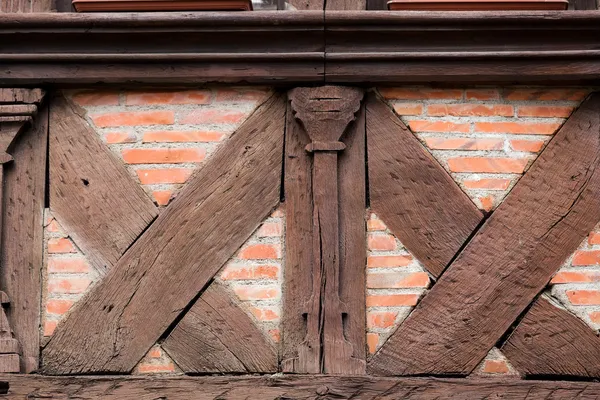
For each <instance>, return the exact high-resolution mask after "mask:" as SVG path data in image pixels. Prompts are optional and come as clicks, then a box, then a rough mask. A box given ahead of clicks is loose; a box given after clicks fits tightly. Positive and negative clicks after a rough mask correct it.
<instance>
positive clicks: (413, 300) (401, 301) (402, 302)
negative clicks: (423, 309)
mask: <svg viewBox="0 0 600 400" xmlns="http://www.w3.org/2000/svg"><path fill="white" fill-rule="evenodd" d="M418 301H419V295H417V294H406V293H402V294H378V295H369V296H367V307H400V306H416V305H417V302H418Z"/></svg>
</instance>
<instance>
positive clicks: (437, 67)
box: [0, 0, 600, 87]
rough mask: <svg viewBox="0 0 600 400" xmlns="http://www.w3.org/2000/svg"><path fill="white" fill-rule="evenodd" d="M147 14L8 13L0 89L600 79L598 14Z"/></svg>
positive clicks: (0, 26)
mask: <svg viewBox="0 0 600 400" xmlns="http://www.w3.org/2000/svg"><path fill="white" fill-rule="evenodd" d="M301 1H302V0H301ZM304 1H306V0H304ZM311 1H312V0H311ZM327 3H328V4H329V3H330V2H329V1H328V2H327ZM335 3H337V2H332V3H331V4H332V5H333V4H335ZM349 3H354V2H353V1H349V2H348V4H349ZM336 7H337V6H336ZM300 8H302V7H300ZM147 14H149V15H140V14H137V15H133V14H128V13H108V14H104V15H103V14H76V13H56V14H54V15H47V14H46V15H22V14H4V15H0V43H2V49H1V50H0V60H1V62H0V67H1V68H0V83H2V84H3V85H5V86H8V85H42V84H53V83H58V84H61V85H72V86H76V85H79V86H80V85H82V84H86V85H94V84H106V83H113V84H124V83H130V82H132V81H135V82H144V83H149V84H153V85H156V84H167V83H176V84H178V85H182V84H188V85H197V84H198V83H199V82H217V81H219V82H229V83H231V82H240V83H241V82H243V83H256V84H281V85H287V86H288V87H289V85H291V84H294V83H302V82H311V83H313V84H323V83H324V82H334V83H335V82H337V83H353V82H361V83H365V84H369V85H372V83H386V84H400V83H415V82H422V83H423V82H424V83H429V82H483V83H489V82H510V83H511V84H512V83H516V82H518V83H535V84H539V83H540V82H544V83H549V84H564V83H565V82H570V83H597V82H598V81H599V80H600V72H599V71H600V68H599V65H600V61H599V57H598V48H599V47H600V13H598V12H597V11H582V12H578V13H565V12H564V11H550V12H530V11H524V12H519V13H505V12H470V11H467V12H454V13H447V12H425V13H423V12H377V11H334V10H330V9H328V10H327V12H326V13H325V16H324V12H323V11H322V5H321V6H320V7H319V9H318V10H316V11H304V12H295V13H294V12H289V13H273V12H260V11H253V12H248V13H244V12H242V13H235V15H233V14H234V13H147ZM298 32H302V34H301V35H300V34H298ZM440 32H448V34H444V35H440ZM15 33H17V34H16V35H15ZM214 37H219V40H218V41H214V40H213V38H214ZM398 37H403V38H405V39H406V40H401V41H400V40H398ZM474 37H476V38H477V42H476V43H475V42H474V41H473V38H474ZM174 44H176V46H175V45H174ZM325 54H327V57H325Z"/></svg>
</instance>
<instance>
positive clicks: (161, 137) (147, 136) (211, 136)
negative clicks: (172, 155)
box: [142, 131, 225, 143]
mask: <svg viewBox="0 0 600 400" xmlns="http://www.w3.org/2000/svg"><path fill="white" fill-rule="evenodd" d="M224 136H225V134H224V133H222V132H213V131H155V132H146V133H144V138H143V139H142V140H143V141H144V142H145V143H173V142H218V141H220V140H221V139H223V137H224Z"/></svg>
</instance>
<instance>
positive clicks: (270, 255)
mask: <svg viewBox="0 0 600 400" xmlns="http://www.w3.org/2000/svg"><path fill="white" fill-rule="evenodd" d="M238 257H239V258H241V259H245V260H266V259H278V258H281V246H280V245H279V244H275V243H259V244H251V245H247V246H244V247H243V248H242V250H240V254H239V256H238Z"/></svg>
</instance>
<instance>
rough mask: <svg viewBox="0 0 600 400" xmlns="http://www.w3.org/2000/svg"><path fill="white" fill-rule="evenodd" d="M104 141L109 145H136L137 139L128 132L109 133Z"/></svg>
mask: <svg viewBox="0 0 600 400" xmlns="http://www.w3.org/2000/svg"><path fill="white" fill-rule="evenodd" d="M104 140H105V141H106V143H108V144H115V143H135V142H136V141H137V138H136V136H135V134H133V133H128V132H109V133H107V134H106V135H104Z"/></svg>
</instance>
